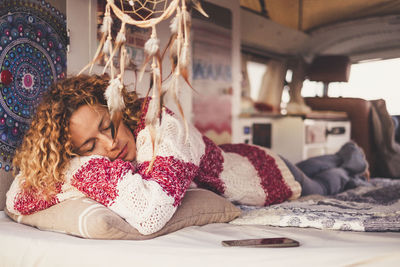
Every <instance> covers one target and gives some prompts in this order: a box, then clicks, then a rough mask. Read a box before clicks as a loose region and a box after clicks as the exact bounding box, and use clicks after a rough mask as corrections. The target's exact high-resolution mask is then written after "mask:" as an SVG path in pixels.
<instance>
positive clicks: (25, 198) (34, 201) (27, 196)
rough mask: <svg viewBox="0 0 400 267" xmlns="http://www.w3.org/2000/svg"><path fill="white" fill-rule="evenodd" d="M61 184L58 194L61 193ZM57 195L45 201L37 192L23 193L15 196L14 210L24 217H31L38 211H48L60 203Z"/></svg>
mask: <svg viewBox="0 0 400 267" xmlns="http://www.w3.org/2000/svg"><path fill="white" fill-rule="evenodd" d="M61 186H62V184H61V183H60V184H59V185H57V189H56V190H57V192H58V193H60V192H61ZM59 202H60V201H59V199H58V198H57V195H54V196H51V197H50V199H48V200H45V199H43V195H42V194H40V193H38V192H37V191H36V190H29V191H26V190H25V191H21V192H20V193H18V194H17V195H16V196H15V200H14V209H15V210H18V211H19V212H20V213H21V214H22V215H29V214H32V213H34V212H37V211H41V210H44V209H47V208H49V207H51V206H53V205H55V204H57V203H59Z"/></svg>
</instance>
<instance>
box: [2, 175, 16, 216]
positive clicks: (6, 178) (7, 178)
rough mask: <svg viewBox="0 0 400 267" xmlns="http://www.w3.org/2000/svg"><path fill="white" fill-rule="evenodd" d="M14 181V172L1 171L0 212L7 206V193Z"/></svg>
mask: <svg viewBox="0 0 400 267" xmlns="http://www.w3.org/2000/svg"><path fill="white" fill-rule="evenodd" d="M13 180H14V176H13V174H12V171H4V170H0V210H3V209H4V207H5V206H6V193H7V191H8V189H9V188H10V185H11V183H12V181H13Z"/></svg>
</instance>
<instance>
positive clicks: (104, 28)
mask: <svg viewBox="0 0 400 267" xmlns="http://www.w3.org/2000/svg"><path fill="white" fill-rule="evenodd" d="M111 24H112V18H111V16H110V15H108V16H104V18H103V24H102V25H101V28H100V31H101V32H103V33H108V29H109V28H110V26H111Z"/></svg>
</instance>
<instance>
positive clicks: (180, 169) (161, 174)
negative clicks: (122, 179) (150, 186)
mask: <svg viewBox="0 0 400 267" xmlns="http://www.w3.org/2000/svg"><path fill="white" fill-rule="evenodd" d="M148 166H149V162H148V161H146V162H144V163H142V164H138V166H137V167H138V173H140V174H141V175H142V177H143V179H146V180H152V181H155V182H157V183H158V184H159V185H160V186H161V187H162V188H163V190H164V191H165V192H166V193H167V194H168V195H169V196H172V197H173V198H174V199H175V202H174V206H178V205H179V204H180V203H181V200H182V198H183V196H184V195H185V192H186V190H187V188H188V187H189V185H190V183H191V182H192V180H193V178H194V176H195V174H196V173H197V171H198V167H197V166H196V165H194V164H193V163H188V162H183V161H181V160H178V159H176V158H174V157H172V156H170V157H160V156H157V157H156V159H155V161H154V165H153V168H152V170H151V171H150V172H149V173H147V167H148Z"/></svg>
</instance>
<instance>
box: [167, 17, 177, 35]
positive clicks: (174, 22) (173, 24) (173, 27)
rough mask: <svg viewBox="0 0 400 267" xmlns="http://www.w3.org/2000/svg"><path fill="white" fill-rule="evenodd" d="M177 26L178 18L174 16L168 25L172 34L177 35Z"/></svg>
mask: <svg viewBox="0 0 400 267" xmlns="http://www.w3.org/2000/svg"><path fill="white" fill-rule="evenodd" d="M178 24H179V19H178V16H175V17H174V18H173V19H172V20H171V23H170V24H169V28H170V29H171V32H172V33H177V32H178Z"/></svg>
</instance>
